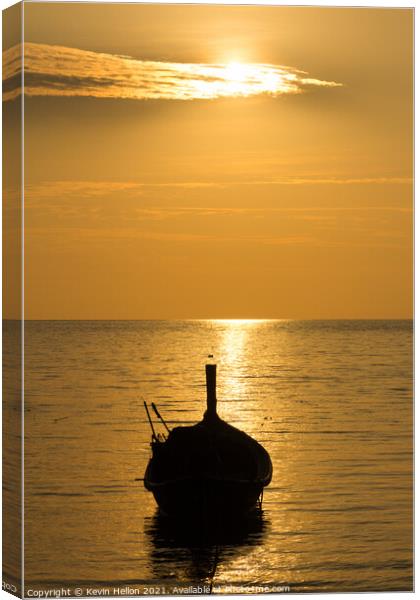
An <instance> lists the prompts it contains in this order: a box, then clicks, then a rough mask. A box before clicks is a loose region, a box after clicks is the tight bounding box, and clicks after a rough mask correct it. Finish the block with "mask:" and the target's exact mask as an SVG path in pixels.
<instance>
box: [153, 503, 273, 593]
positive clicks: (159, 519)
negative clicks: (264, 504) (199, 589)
mask: <svg viewBox="0 0 420 600" xmlns="http://www.w3.org/2000/svg"><path fill="white" fill-rule="evenodd" d="M269 527H270V522H269V520H268V518H267V516H266V515H265V514H264V511H260V512H255V513H253V514H250V515H248V516H247V517H246V518H243V519H240V520H237V521H232V520H231V521H229V522H225V521H222V520H219V521H218V522H215V521H208V522H207V523H206V524H203V525H202V526H201V527H198V526H197V523H195V524H191V525H188V524H185V523H180V522H179V521H178V520H174V519H170V518H167V517H163V516H162V515H161V514H160V513H159V511H156V514H155V515H154V516H153V517H146V518H145V521H144V531H145V534H146V537H147V539H148V540H149V542H150V547H151V550H150V564H151V568H152V571H153V575H154V577H155V578H156V580H158V581H159V582H161V583H162V584H163V583H165V584H167V585H168V586H170V585H176V584H182V582H184V584H185V583H186V582H188V585H190V584H191V583H193V584H194V585H202V586H208V587H210V591H211V588H212V585H213V582H214V580H215V578H216V577H217V570H218V568H220V567H221V566H223V567H225V566H226V565H227V564H229V563H230V562H231V561H233V560H235V559H236V558H237V557H238V556H240V557H242V558H243V557H244V556H246V554H247V552H250V551H251V549H252V548H254V547H255V546H257V545H259V544H262V543H263V542H264V539H265V536H266V535H267V533H268V530H269ZM208 587H207V592H205V591H203V593H208V592H209V589H208Z"/></svg>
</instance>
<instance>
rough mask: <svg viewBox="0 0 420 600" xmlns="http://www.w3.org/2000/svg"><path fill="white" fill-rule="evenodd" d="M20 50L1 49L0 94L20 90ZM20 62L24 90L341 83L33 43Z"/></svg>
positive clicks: (283, 70)
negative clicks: (0, 76) (0, 85)
mask: <svg viewBox="0 0 420 600" xmlns="http://www.w3.org/2000/svg"><path fill="white" fill-rule="evenodd" d="M21 55H22V48H21V46H20V45H18V46H14V47H12V48H10V49H8V50H6V51H5V52H4V53H3V81H4V88H3V99H4V100H12V99H13V98H16V97H17V96H18V95H19V93H20V70H21V64H22V57H21ZM23 62H24V80H25V94H26V95H28V96H85V97H95V98H128V99H135V100H149V99H165V100H209V99H216V98H223V97H248V96H255V95H260V94H265V95H270V96H280V95H283V94H299V93H302V92H304V91H305V90H306V89H308V88H311V87H340V86H342V84H341V83H337V82H335V81H324V80H321V79H316V78H313V77H307V75H308V74H307V73H306V72H304V71H300V70H298V69H295V68H293V67H288V66H283V65H270V64H242V63H228V64H217V63H214V64H206V63H172V62H161V61H144V60H138V59H135V58H132V57H129V56H121V55H117V54H105V53H99V52H91V51H87V50H80V49H78V48H68V47H65V46H52V45H47V44H35V43H25V44H24V50H23Z"/></svg>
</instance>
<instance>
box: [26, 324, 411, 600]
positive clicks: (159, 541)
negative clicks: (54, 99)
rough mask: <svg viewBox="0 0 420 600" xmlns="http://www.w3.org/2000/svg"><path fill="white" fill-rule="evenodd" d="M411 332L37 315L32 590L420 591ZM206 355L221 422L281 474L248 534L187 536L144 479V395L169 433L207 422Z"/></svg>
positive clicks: (30, 368) (30, 345) (30, 458)
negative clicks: (213, 371)
mask: <svg viewBox="0 0 420 600" xmlns="http://www.w3.org/2000/svg"><path fill="white" fill-rule="evenodd" d="M412 327H413V324H412V321H408V320H399V321H396V320H378V321H374V320H360V321H355V320H335V321H304V320H179V321H176V320H175V321H156V320H154V321H28V322H26V323H25V400H24V414H25V463H24V473H25V482H24V483H25V496H24V512H25V524H24V570H25V589H26V591H27V592H28V590H29V591H31V590H32V592H33V591H34V590H35V591H38V592H39V591H45V590H52V592H51V594H53V593H54V590H55V592H56V593H55V596H57V590H62V591H61V594H58V595H61V596H66V593H64V592H65V591H66V590H67V589H72V590H73V592H74V590H76V595H83V596H85V595H116V596H124V595H125V596H127V595H132V594H133V593H136V592H137V593H142V594H144V595H159V594H169V593H175V594H200V593H206V592H207V593H209V592H210V591H211V593H213V594H216V595H217V594H230V593H235V594H237V593H244V594H253V593H259V592H267V593H270V592H272V593H275V592H281V591H288V590H290V591H291V592H321V591H327V592H351V591H352V592H359V591H407V590H412V588H413V570H412V559H413V505H412V484H413V472H412V468H413V454H412V450H413V437H412V436H413V420H412V417H413V395H412V394H413V391H412V369H413V348H412ZM209 355H212V356H210V358H209ZM207 361H210V362H211V361H214V362H215V363H216V364H217V398H218V413H219V415H220V417H221V418H223V419H225V420H226V421H228V422H229V423H230V424H232V425H234V426H235V427H237V428H239V429H241V430H243V431H246V432H247V433H248V434H250V435H251V436H253V437H254V438H255V439H256V440H258V441H259V442H260V443H261V444H262V445H263V446H264V447H265V448H266V449H267V451H268V452H269V453H270V455H271V458H272V462H273V479H272V482H271V484H270V485H269V486H268V487H267V488H266V489H265V492H264V498H263V510H262V513H261V514H260V515H258V516H256V517H255V520H254V518H252V519H250V522H249V523H247V524H246V525H244V528H243V530H242V531H239V532H238V531H236V532H233V533H232V534H231V535H230V534H229V535H228V534H226V535H224V536H223V535H222V536H220V537H218V536H217V535H209V532H208V531H204V530H203V531H202V532H200V531H195V532H194V533H195V535H194V536H193V537H191V538H190V537H189V536H188V535H183V533H185V531H184V532H183V526H182V524H180V523H178V524H176V526H174V527H172V525H169V526H168V523H167V521H165V520H162V518H161V517H159V515H158V511H157V507H156V503H155V501H154V498H153V496H152V494H150V493H149V492H148V491H147V490H146V489H145V488H144V484H143V481H142V478H143V476H144V471H145V469H146V465H147V462H148V460H149V458H150V455H151V450H150V441H151V429H150V425H149V423H148V420H147V416H146V413H145V410H144V401H146V402H147V403H148V404H149V405H150V403H151V402H154V403H155V404H156V405H157V407H158V409H159V411H160V413H161V415H162V416H163V418H164V419H165V421H166V423H167V425H168V427H169V428H172V427H175V426H179V425H189V424H194V423H196V422H198V421H199V420H201V418H202V415H203V412H204V410H205V404H206V388H205V364H206V362H207ZM153 418H154V426H155V428H156V430H157V432H159V433H161V434H164V433H165V428H164V426H163V425H162V424H161V423H159V420H158V419H157V418H156V417H155V416H153ZM77 590H78V591H77ZM89 590H90V591H92V590H93V593H90V592H89ZM95 590H96V591H95ZM139 590H140V592H139ZM32 595H34V594H33V593H32ZM35 595H36V594H35Z"/></svg>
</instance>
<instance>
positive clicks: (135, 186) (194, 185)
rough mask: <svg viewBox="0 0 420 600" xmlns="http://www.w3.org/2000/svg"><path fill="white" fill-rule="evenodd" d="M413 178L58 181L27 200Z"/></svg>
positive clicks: (30, 190)
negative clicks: (168, 190)
mask: <svg viewBox="0 0 420 600" xmlns="http://www.w3.org/2000/svg"><path fill="white" fill-rule="evenodd" d="M412 183H413V180H412V178H410V177H365V178H363V177H359V178H349V177H331V178H325V177H319V178H314V177H284V178H282V179H261V180H260V179H256V180H252V179H251V180H246V179H244V180H241V181H236V180H234V181H167V182H141V181H84V180H74V181H73V180H57V181H42V182H39V183H34V184H26V185H25V200H29V201H31V200H35V199H48V198H57V199H59V198H61V199H63V198H66V197H83V198H94V197H99V196H100V197H104V196H109V195H112V194H114V193H116V192H123V193H124V194H126V195H127V196H142V195H144V194H145V193H146V192H148V191H150V190H153V189H155V190H159V189H168V188H169V189H185V190H194V189H200V188H202V189H216V190H217V189H227V188H231V187H236V186H238V187H241V186H256V187H258V186H288V185H291V186H294V185H366V184H368V185H383V184H397V185H410V184H412Z"/></svg>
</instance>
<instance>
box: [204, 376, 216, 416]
mask: <svg viewBox="0 0 420 600" xmlns="http://www.w3.org/2000/svg"><path fill="white" fill-rule="evenodd" d="M206 386H207V412H206V414H207V416H209V417H213V416H216V415H217V410H216V406H217V398H216V365H206Z"/></svg>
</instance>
